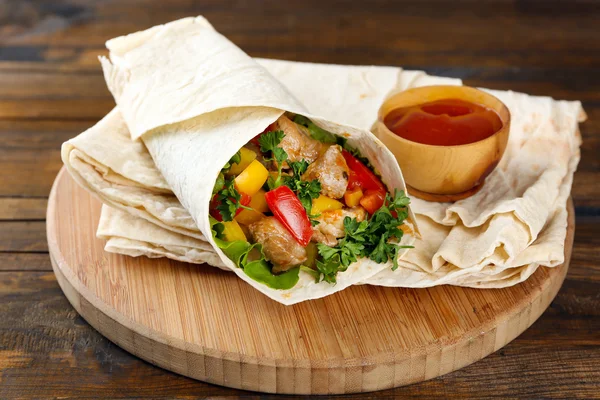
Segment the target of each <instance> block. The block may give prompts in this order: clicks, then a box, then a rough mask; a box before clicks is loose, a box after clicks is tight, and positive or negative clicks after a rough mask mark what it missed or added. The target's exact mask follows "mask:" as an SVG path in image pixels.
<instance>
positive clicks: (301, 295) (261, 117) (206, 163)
mask: <svg viewBox="0 0 600 400" xmlns="http://www.w3.org/2000/svg"><path fill="white" fill-rule="evenodd" d="M107 47H108V49H109V51H110V53H109V58H101V63H102V66H103V70H104V75H105V79H106V81H107V85H108V87H109V89H110V91H111V93H112V94H113V96H114V98H115V101H116V103H117V105H118V107H119V110H120V112H121V115H122V117H123V119H124V121H125V123H126V125H127V127H128V128H129V132H130V133H131V139H132V140H136V139H141V140H142V142H143V143H144V145H145V146H146V147H147V149H148V151H149V153H150V155H151V157H152V159H153V161H154V163H155V165H156V167H157V169H158V170H159V171H160V172H161V174H162V175H163V177H164V179H165V181H166V182H167V183H168V186H169V187H170V188H171V189H172V190H173V193H174V194H175V196H176V197H177V199H178V200H179V201H180V202H181V204H182V205H183V207H184V208H185V209H186V210H188V211H189V214H190V216H191V218H192V219H193V221H194V222H195V224H196V226H197V227H198V228H199V230H200V232H201V233H202V235H203V238H204V239H205V240H207V241H208V242H209V243H210V245H211V246H212V247H213V249H214V250H215V252H216V254H217V255H218V256H219V257H220V259H221V261H222V262H223V264H224V265H225V266H226V267H227V268H229V269H231V270H232V271H234V272H235V273H236V274H237V275H238V276H239V277H240V278H241V279H243V280H245V281H246V282H248V283H249V284H251V285H252V286H254V287H255V288H257V289H258V290H260V291H261V292H263V293H265V294H266V295H268V296H269V297H271V298H273V299H275V300H277V301H279V302H281V303H284V304H294V303H297V302H299V301H303V300H308V299H314V298H319V297H322V296H326V295H329V294H331V293H334V292H336V291H339V290H342V289H344V288H345V287H347V286H350V285H352V284H355V283H358V282H361V281H364V280H366V279H368V278H369V277H371V276H373V275H374V274H376V273H378V272H379V271H381V270H382V269H385V268H394V267H396V266H397V260H398V259H399V258H401V257H402V256H403V255H404V253H405V252H406V250H407V249H408V248H409V246H410V243H411V242H412V241H413V238H414V233H415V232H418V230H417V229H416V226H415V224H414V216H413V215H412V212H411V211H410V208H409V206H408V198H407V197H406V196H405V194H404V190H405V185H404V180H403V178H402V174H401V171H400V169H399V167H398V164H397V163H396V161H395V159H394V156H393V155H392V154H391V153H390V152H389V150H387V148H386V147H385V146H384V145H383V144H382V143H381V142H380V141H379V140H378V139H377V138H375V137H374V136H373V135H372V134H371V133H370V132H369V131H367V130H364V129H358V128H356V127H352V126H345V125H342V124H339V123H336V122H332V121H329V120H327V119H325V118H322V117H320V116H318V115H313V114H310V113H309V112H308V111H307V110H306V109H305V108H304V106H302V105H301V104H300V102H299V101H298V100H296V99H295V98H294V96H293V95H292V94H290V93H289V92H288V91H287V89H286V88H285V87H284V86H283V85H281V84H280V83H279V82H278V81H277V80H275V79H274V78H273V77H272V76H271V75H270V74H269V73H268V72H267V71H266V70H265V69H264V68H263V67H262V66H260V65H258V64H257V63H256V62H255V61H254V60H252V59H251V58H250V57H249V56H247V55H246V54H245V53H243V52H242V51H241V50H240V49H238V48H237V47H236V46H235V45H233V44H232V43H231V42H229V41H228V40H227V39H226V38H225V37H223V36H221V35H220V34H219V33H217V32H216V31H215V30H214V29H213V28H212V27H211V26H210V24H208V22H207V21H206V20H205V19H204V18H202V17H197V18H186V19H183V20H179V21H175V22H172V23H169V24H166V25H161V26H157V27H154V28H151V29H149V30H147V31H143V32H138V33H135V34H132V35H128V36H125V37H120V38H116V39H113V40H111V41H109V42H108V43H107ZM317 95H318V93H315V96H317ZM257 136H258V137H257ZM253 141H254V143H252V142H253ZM249 143H250V144H249ZM253 146H254V147H253ZM305 147H309V148H310V149H309V153H310V154H305V150H306V149H305ZM242 149H245V150H242ZM251 152H252V154H254V156H255V157H254V158H253V156H252V154H251ZM284 155H285V156H284ZM250 159H252V160H251V161H250V162H248V161H249V160H250ZM330 159H334V162H335V163H338V164H342V165H341V166H340V167H341V169H340V170H336V171H335V173H334V175H335V176H333V177H332V176H331V171H329V170H328V165H329V162H330ZM261 161H262V162H261ZM246 164H247V165H246ZM349 164H350V165H349ZM248 168H250V170H248ZM246 178H247V179H246ZM258 178H260V179H258ZM263 178H265V180H264V181H262V182H261V179H263ZM320 178H321V179H320ZM353 179H354V183H355V186H353V187H350V185H351V182H353V181H352V180H353ZM367 179H371V180H372V182H370V183H368V184H365V182H366V180H367ZM357 182H358V183H357ZM360 182H362V185H363V186H361V184H359V183H360ZM265 185H266V186H265ZM365 185H366V186H365ZM369 185H370V186H369ZM373 185H377V190H375V187H374V186H373ZM319 186H320V187H319ZM317 187H318V189H319V190H316V188H317ZM332 187H334V188H335V189H332ZM348 187H350V189H354V191H355V192H356V193H355V194H354V198H353V199H352V200H351V201H346V200H344V202H342V201H340V199H342V198H343V197H344V196H345V194H346V191H347V190H346V189H347V188H348ZM249 188H251V189H249ZM355 189H360V190H361V193H362V194H361V196H358V191H357V190H355ZM261 190H262V191H264V193H263V192H261ZM330 190H331V191H333V193H332V192H331V191H330ZM342 191H343V193H341V192H342ZM261 193H262V194H261ZM340 193H341V195H340ZM327 194H329V196H328V195H327ZM321 195H323V198H321V197H320V196H321ZM253 196H254V198H253ZM260 196H262V197H260ZM336 196H339V197H338V198H337V199H336V198H334V197H336ZM242 197H245V199H246V200H243V199H242ZM369 199H371V202H372V204H375V205H379V208H378V209H377V210H375V208H370V209H369V206H365V204H371V203H369ZM252 200H254V207H252V206H253V204H252V203H251V202H252ZM263 200H264V202H266V203H267V206H268V211H267V210H265V209H264V203H261V204H259V203H258V202H259V201H263ZM352 201H355V202H357V204H360V206H358V205H357V206H354V207H349V205H350V204H354V203H352ZM361 202H362V203H361ZM244 203H245V204H244ZM292 203H293V204H292ZM298 204H300V205H301V208H300V207H298ZM339 204H341V205H342V207H339ZM260 207H263V208H262V209H261V208H260ZM319 207H321V209H320V208H319ZM328 207H329V208H328ZM332 207H333V208H335V207H339V208H337V209H332ZM313 208H314V210H313ZM240 209H241V212H240V213H239V215H240V216H241V215H246V214H245V213H244V212H245V211H248V212H256V213H261V214H263V217H262V218H260V220H256V221H252V223H247V224H245V225H244V224H242V225H244V226H245V229H247V231H246V232H244V231H243V228H242V227H241V226H240V224H239V222H238V220H236V219H235V218H236V217H238V218H239V216H238V215H236V214H238V211H240ZM261 210H262V211H261ZM290 210H292V211H290ZM319 210H321V211H319ZM369 210H370V211H371V212H369ZM379 210H381V211H379ZM315 211H319V212H318V213H315ZM333 211H335V213H330V212H333ZM300 212H302V213H304V214H302V218H300V219H294V218H293V217H291V216H290V215H292V214H293V213H296V214H298V213H300ZM334 214H335V215H337V214H340V215H342V216H343V218H334V219H335V220H331V221H329V220H328V218H330V217H331V216H332V215H334ZM304 217H306V218H304ZM219 218H221V221H219ZM242 218H244V216H242ZM319 218H321V221H320V220H319ZM300 220H301V221H300ZM307 223H308V225H306V224H307ZM319 225H321V227H320V228H319ZM392 225H393V226H395V228H394V229H391V228H392ZM236 227H239V229H235V228H236ZM282 227H283V229H285V230H282V229H280V228H282ZM296 228H297V229H296ZM273 229H276V232H277V235H282V236H285V237H286V242H285V243H288V244H289V245H290V248H289V249H286V250H287V254H285V255H281V254H279V253H277V252H276V251H274V250H273V249H274V247H273V246H272V245H271V244H272V243H271V242H272V241H273V236H274V235H270V233H269V232H272V231H273ZM340 229H343V230H344V237H343V238H342V235H341V233H340V232H339V230H340ZM384 229H385V230H386V232H387V233H386V234H385V235H383V236H381V235H380V233H381V232H383V230H384ZM309 230H310V232H309ZM240 232H241V233H240ZM332 232H333V233H332ZM347 232H351V233H352V235H348V234H347ZM309 233H310V235H311V236H310V237H309V236H308V235H309ZM313 233H314V234H315V235H316V236H319V234H320V235H322V237H323V238H322V240H321V241H320V242H319V243H318V244H314V245H309V244H310V243H311V241H312V236H313ZM242 234H243V237H244V238H246V239H247V240H242V239H243V237H242ZM336 236H338V237H336ZM350 236H351V237H350ZM376 236H377V238H378V239H379V240H378V241H377V243H375V237H376ZM290 237H291V238H292V241H289V240H287V239H290ZM307 238H308V241H307ZM334 239H336V240H338V239H339V242H340V243H345V246H341V247H340V246H338V245H335V246H330V245H332V244H333V240H334ZM315 241H317V239H315ZM361 241H362V242H361ZM363 242H364V243H363ZM282 243H283V242H282ZM328 244H329V245H328ZM279 245H282V244H281V243H279ZM297 245H299V246H300V247H302V250H300V249H299V248H298V246H297ZM326 247H327V248H328V249H329V250H327V249H326ZM315 249H316V251H315ZM293 252H297V253H298V254H292V253H293ZM309 253H311V255H310V256H309ZM290 254H291V255H292V256H293V257H295V258H294V259H293V260H292V257H291V256H290Z"/></svg>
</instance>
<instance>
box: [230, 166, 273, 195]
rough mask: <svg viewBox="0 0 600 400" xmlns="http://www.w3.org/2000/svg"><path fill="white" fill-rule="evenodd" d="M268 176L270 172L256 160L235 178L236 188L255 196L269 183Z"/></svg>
mask: <svg viewBox="0 0 600 400" xmlns="http://www.w3.org/2000/svg"><path fill="white" fill-rule="evenodd" d="M268 176H269V171H268V170H267V169H266V168H265V167H264V165H262V164H261V163H260V162H258V161H257V160H254V161H252V162H251V163H250V165H248V166H247V167H246V168H245V169H244V170H243V171H242V173H241V174H239V175H238V176H237V177H236V178H235V187H236V188H237V190H238V191H239V192H242V193H246V194H247V195H249V196H254V194H256V192H258V191H259V190H260V188H261V187H262V185H264V183H265V182H266V181H267V177H268Z"/></svg>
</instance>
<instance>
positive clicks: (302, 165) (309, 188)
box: [284, 160, 321, 224]
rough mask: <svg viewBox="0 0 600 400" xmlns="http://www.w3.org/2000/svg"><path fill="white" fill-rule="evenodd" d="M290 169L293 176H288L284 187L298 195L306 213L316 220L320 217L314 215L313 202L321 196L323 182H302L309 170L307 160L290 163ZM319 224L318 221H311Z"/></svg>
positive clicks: (315, 180) (314, 180)
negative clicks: (303, 176)
mask: <svg viewBox="0 0 600 400" xmlns="http://www.w3.org/2000/svg"><path fill="white" fill-rule="evenodd" d="M288 164H289V166H290V168H291V169H292V175H291V176H286V177H285V180H284V185H286V186H287V187H289V188H290V189H292V191H293V192H295V193H296V195H297V196H298V199H299V200H300V203H302V205H303V206H304V209H305V210H306V213H307V214H308V216H309V217H310V218H316V217H318V215H312V201H313V199H316V198H318V197H319V195H320V194H321V182H319V181H318V180H317V179H313V180H311V181H305V180H302V175H303V174H304V173H305V172H306V170H307V169H308V166H309V163H308V161H306V160H301V161H292V162H290V161H288ZM312 221H314V222H316V223H317V224H318V221H315V220H314V219H311V222H312Z"/></svg>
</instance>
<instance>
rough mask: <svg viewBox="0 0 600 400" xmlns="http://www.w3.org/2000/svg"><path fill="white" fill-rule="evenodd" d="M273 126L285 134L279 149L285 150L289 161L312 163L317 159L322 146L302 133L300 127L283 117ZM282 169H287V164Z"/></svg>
mask: <svg viewBox="0 0 600 400" xmlns="http://www.w3.org/2000/svg"><path fill="white" fill-rule="evenodd" d="M274 125H275V129H277V130H282V131H283V133H284V134H285V136H284V138H283V140H282V141H281V143H279V147H281V148H282V149H283V150H285V152H286V153H287V155H288V160H289V161H301V160H306V161H308V162H309V163H312V162H313V161H315V160H316V159H317V157H319V154H320V151H321V148H322V146H323V144H322V143H321V142H319V141H318V140H315V139H312V138H311V137H309V136H308V135H307V134H306V133H304V132H303V129H302V128H303V127H302V126H300V125H297V124H296V123H294V122H293V121H291V120H290V119H289V118H288V117H286V116H285V115H282V116H281V117H279V119H278V120H277V121H275V123H274ZM284 168H288V166H287V163H285V164H284Z"/></svg>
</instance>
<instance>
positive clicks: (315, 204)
mask: <svg viewBox="0 0 600 400" xmlns="http://www.w3.org/2000/svg"><path fill="white" fill-rule="evenodd" d="M342 207H344V204H342V203H341V202H339V201H337V200H334V199H332V198H329V197H327V196H323V195H319V197H317V198H316V199H313V201H312V210H311V213H312V214H313V215H319V214H322V213H324V212H325V211H333V210H341V209H342Z"/></svg>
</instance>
